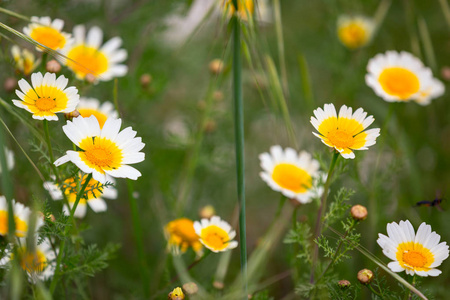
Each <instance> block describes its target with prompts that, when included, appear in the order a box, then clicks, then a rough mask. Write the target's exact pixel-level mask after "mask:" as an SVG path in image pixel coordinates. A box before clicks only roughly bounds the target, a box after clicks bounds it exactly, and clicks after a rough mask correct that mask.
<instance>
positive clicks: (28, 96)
mask: <svg viewBox="0 0 450 300" xmlns="http://www.w3.org/2000/svg"><path fill="white" fill-rule="evenodd" d="M68 82H69V79H67V78H66V77H64V76H63V75H61V76H59V77H58V78H56V75H55V74H54V73H45V75H44V76H43V75H42V74H41V73H40V72H39V73H33V74H31V84H32V86H31V85H30V84H29V83H28V82H27V81H26V80H25V79H21V80H19V87H20V89H21V91H19V90H16V94H17V96H18V97H19V98H20V99H21V100H13V103H14V105H15V106H17V107H20V108H23V109H25V110H27V111H29V112H30V113H32V114H33V119H38V120H44V119H45V120H49V121H52V120H53V121H57V120H58V117H57V116H56V113H69V112H72V111H74V110H75V107H76V106H77V104H78V102H79V101H80V100H79V99H80V96H79V95H78V90H77V88H76V87H73V86H71V87H68V88H66V86H67V83H68Z"/></svg>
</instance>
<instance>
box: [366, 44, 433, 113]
mask: <svg viewBox="0 0 450 300" xmlns="http://www.w3.org/2000/svg"><path fill="white" fill-rule="evenodd" d="M367 72H368V74H367V75H366V83H367V85H368V86H370V87H371V88H372V89H373V90H374V92H375V94H377V95H378V96H380V97H381V98H383V99H384V100H386V101H388V102H407V101H410V100H419V101H418V102H419V103H420V102H422V104H423V103H424V102H427V101H428V102H429V100H431V98H432V95H431V94H428V96H427V97H426V98H427V100H426V101H423V100H420V99H422V98H423V96H422V95H421V93H424V92H425V93H426V92H427V90H428V89H429V88H430V87H431V86H434V83H433V81H434V79H433V74H432V73H431V70H430V69H429V68H427V67H425V66H424V65H423V63H422V62H421V61H420V60H419V59H418V58H416V57H414V56H413V55H412V54H411V53H408V52H405V51H402V52H400V53H398V52H396V51H387V52H386V53H385V54H381V53H380V54H377V55H376V56H375V57H374V58H372V59H371V60H369V64H368V65H367Z"/></svg>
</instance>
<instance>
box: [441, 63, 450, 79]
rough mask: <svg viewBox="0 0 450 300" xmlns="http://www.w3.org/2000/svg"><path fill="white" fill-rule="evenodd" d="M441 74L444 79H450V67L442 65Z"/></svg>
mask: <svg viewBox="0 0 450 300" xmlns="http://www.w3.org/2000/svg"><path fill="white" fill-rule="evenodd" d="M441 76H442V78H443V79H444V80H447V81H450V67H448V66H445V67H442V69H441Z"/></svg>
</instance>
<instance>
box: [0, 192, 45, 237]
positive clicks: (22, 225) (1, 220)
mask: <svg viewBox="0 0 450 300" xmlns="http://www.w3.org/2000/svg"><path fill="white" fill-rule="evenodd" d="M12 201H13V202H12V205H13V211H14V222H15V225H16V236H17V237H24V236H26V235H27V232H28V227H29V219H30V215H31V210H30V209H29V208H28V207H26V206H25V205H23V204H22V203H19V202H16V201H14V200H12ZM42 225H43V221H42V219H40V218H37V220H36V225H35V230H38V229H39V228H40V227H41V226H42ZM7 234H8V203H7V202H6V198H5V197H4V196H0V235H2V236H5V235H7Z"/></svg>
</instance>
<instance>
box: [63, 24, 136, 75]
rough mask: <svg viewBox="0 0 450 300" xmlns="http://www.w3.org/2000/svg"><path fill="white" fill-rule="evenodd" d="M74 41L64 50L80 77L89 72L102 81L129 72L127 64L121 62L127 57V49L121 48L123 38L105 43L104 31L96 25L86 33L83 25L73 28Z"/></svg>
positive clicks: (71, 67)
mask: <svg viewBox="0 0 450 300" xmlns="http://www.w3.org/2000/svg"><path fill="white" fill-rule="evenodd" d="M73 35H74V39H75V41H74V43H73V44H71V45H70V46H69V47H66V48H65V49H64V50H63V54H65V55H66V56H67V57H68V58H70V59H71V60H66V61H65V63H66V64H67V67H69V69H71V70H72V71H73V72H74V73H75V75H76V76H77V78H78V79H85V78H86V76H87V75H88V74H90V76H93V77H94V78H96V79H98V80H102V81H108V80H111V79H113V78H114V77H122V76H124V75H125V74H126V73H127V72H128V68H127V66H126V65H122V64H120V63H121V62H123V61H124V60H125V59H126V58H127V51H126V50H124V49H119V47H120V46H121V44H122V39H120V38H119V37H114V38H112V39H110V40H109V41H107V42H106V43H104V44H103V46H102V42H103V32H102V30H101V29H100V28H98V27H96V26H94V27H92V28H91V29H90V30H89V32H88V33H87V34H86V30H85V27H84V26H83V25H77V26H75V27H74V29H73Z"/></svg>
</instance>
